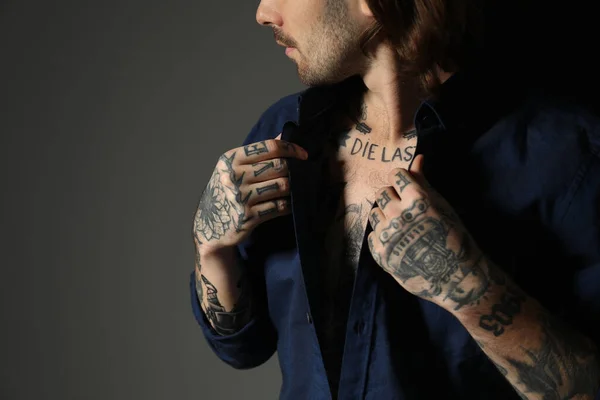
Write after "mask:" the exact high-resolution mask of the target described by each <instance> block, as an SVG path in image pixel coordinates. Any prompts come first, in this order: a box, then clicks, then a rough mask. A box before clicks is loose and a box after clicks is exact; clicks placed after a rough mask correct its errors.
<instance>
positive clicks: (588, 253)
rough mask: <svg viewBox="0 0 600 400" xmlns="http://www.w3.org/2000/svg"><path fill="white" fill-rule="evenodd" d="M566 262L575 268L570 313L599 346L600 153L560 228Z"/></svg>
mask: <svg viewBox="0 0 600 400" xmlns="http://www.w3.org/2000/svg"><path fill="white" fill-rule="evenodd" d="M557 233H558V235H559V240H560V243H562V244H563V248H564V249H565V251H566V252H567V256H568V258H567V262H569V264H571V263H572V265H569V267H571V270H572V271H574V272H573V275H572V279H568V280H567V282H569V283H570V290H568V292H570V294H571V296H572V299H571V302H570V306H569V313H570V314H571V315H572V316H573V320H574V322H575V324H576V325H578V326H579V327H580V328H581V329H582V330H583V331H584V332H582V333H585V334H587V335H588V336H589V337H590V339H592V340H593V341H594V342H595V343H596V345H597V346H598V347H599V348H600V154H599V153H598V150H596V151H595V152H594V153H593V154H591V155H590V157H589V159H587V160H586V162H585V165H584V168H582V171H581V174H580V180H579V181H578V182H577V185H576V191H575V194H574V195H573V197H572V198H571V199H570V201H569V204H568V206H567V208H566V211H565V213H564V214H563V216H562V217H561V220H560V222H559V228H558V232H557Z"/></svg>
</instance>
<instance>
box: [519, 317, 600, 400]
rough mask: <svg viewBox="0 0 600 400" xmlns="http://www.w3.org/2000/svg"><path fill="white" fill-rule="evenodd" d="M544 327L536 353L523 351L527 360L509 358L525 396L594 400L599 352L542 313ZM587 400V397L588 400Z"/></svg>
mask: <svg viewBox="0 0 600 400" xmlns="http://www.w3.org/2000/svg"><path fill="white" fill-rule="evenodd" d="M538 318H539V321H540V323H541V326H542V338H541V343H540V345H539V346H538V349H537V350H532V349H526V348H524V347H522V350H523V352H524V354H525V355H526V356H527V358H528V360H526V361H523V360H516V359H512V358H508V362H509V363H510V366H512V367H513V368H514V369H515V371H516V373H517V374H518V377H519V382H518V383H519V384H520V385H522V387H523V388H524V389H521V388H519V389H517V390H519V391H520V392H521V393H520V394H521V396H522V397H523V398H527V397H526V396H525V394H529V393H531V394H536V395H537V397H536V398H540V399H543V400H560V399H574V398H580V396H581V398H583V396H585V395H587V396H589V397H590V398H592V397H593V396H594V395H595V394H596V391H597V389H598V384H599V382H598V376H600V367H599V366H598V359H597V349H596V348H595V346H594V344H593V343H592V342H591V341H590V340H588V339H587V338H585V337H583V336H581V335H579V334H578V333H576V332H575V331H574V330H572V329H571V328H570V327H569V326H567V325H566V324H564V323H563V322H561V321H560V320H558V319H557V318H554V317H553V316H551V315H549V314H547V313H542V314H540V315H539V316H538ZM586 398H587V397H586Z"/></svg>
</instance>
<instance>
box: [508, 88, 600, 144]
mask: <svg viewBox="0 0 600 400" xmlns="http://www.w3.org/2000/svg"><path fill="white" fill-rule="evenodd" d="M598 111H599V110H597V109H594V107H592V106H591V105H589V104H586V103H584V102H582V101H580V100H578V99H576V98H573V97H568V96H559V95H547V94H544V93H540V92H531V93H529V94H528V95H527V96H526V97H525V100H524V102H523V105H522V107H520V110H519V111H518V115H519V116H520V118H519V119H520V120H521V121H522V122H525V123H526V124H527V127H528V131H529V132H530V134H534V136H535V137H536V138H537V139H539V140H541V141H543V142H545V143H547V144H551V143H552V142H556V143H561V142H564V141H565V140H568V139H569V138H570V135H574V136H576V137H578V138H579V140H584V141H586V142H587V145H588V146H589V147H591V148H595V149H598V148H600V113H599V112H598ZM536 134H537V135H536Z"/></svg>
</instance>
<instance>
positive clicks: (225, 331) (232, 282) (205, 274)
mask: <svg viewBox="0 0 600 400" xmlns="http://www.w3.org/2000/svg"><path fill="white" fill-rule="evenodd" d="M195 271H196V274H195V275H196V293H197V295H198V300H199V301H200V305H201V307H202V310H203V311H204V313H205V315H206V317H207V319H208V320H209V321H210V323H211V325H212V327H213V329H214V330H215V331H216V332H217V333H219V334H221V335H231V334H234V333H236V332H237V331H239V330H241V329H242V328H243V327H244V326H245V325H246V324H247V323H248V322H249V321H250V319H251V317H252V301H251V291H250V290H251V287H250V282H249V279H248V278H247V276H246V275H245V274H244V270H243V268H242V266H241V262H240V260H239V256H238V253H237V249H236V248H227V249H222V250H219V251H218V252H214V251H210V252H209V251H205V250H204V249H203V248H202V245H196V269H195Z"/></svg>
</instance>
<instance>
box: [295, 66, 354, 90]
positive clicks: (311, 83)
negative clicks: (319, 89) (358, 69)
mask: <svg viewBox="0 0 600 400" xmlns="http://www.w3.org/2000/svg"><path fill="white" fill-rule="evenodd" d="M298 78H299V79H300V82H301V83H302V84H303V85H305V86H308V87H316V86H327V85H335V84H337V83H340V82H342V81H344V80H346V79H347V78H348V77H343V76H337V77H334V76H319V75H317V74H310V73H306V71H302V70H301V69H300V68H298Z"/></svg>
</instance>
